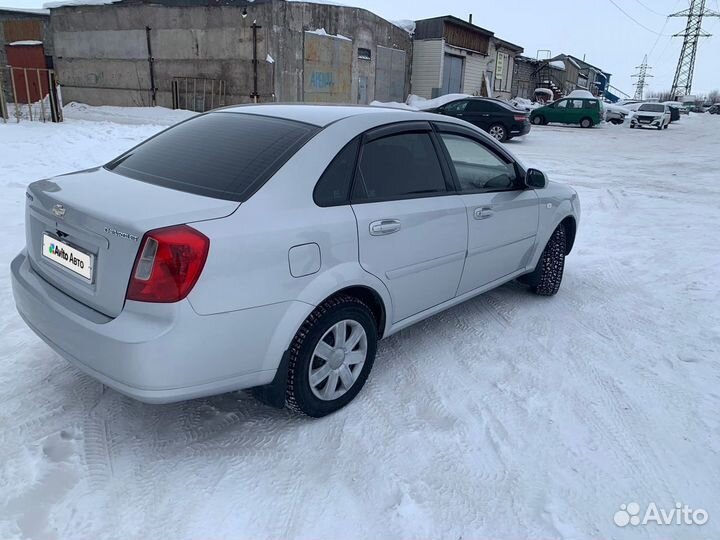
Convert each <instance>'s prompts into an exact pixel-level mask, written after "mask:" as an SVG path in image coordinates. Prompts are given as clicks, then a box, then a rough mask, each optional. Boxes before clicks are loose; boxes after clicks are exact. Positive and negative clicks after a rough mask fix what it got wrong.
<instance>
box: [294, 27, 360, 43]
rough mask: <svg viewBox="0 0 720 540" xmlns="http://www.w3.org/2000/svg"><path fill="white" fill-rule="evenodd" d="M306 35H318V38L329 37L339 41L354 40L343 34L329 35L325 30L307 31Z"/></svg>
mask: <svg viewBox="0 0 720 540" xmlns="http://www.w3.org/2000/svg"><path fill="white" fill-rule="evenodd" d="M305 33H306V34H316V35H318V36H327V37H331V38H337V39H344V40H346V41H352V39H350V38H349V37H347V36H343V35H342V34H337V35H332V34H328V33H327V32H326V31H325V29H324V28H318V29H317V30H305Z"/></svg>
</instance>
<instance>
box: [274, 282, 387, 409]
mask: <svg viewBox="0 0 720 540" xmlns="http://www.w3.org/2000/svg"><path fill="white" fill-rule="evenodd" d="M376 351H377V327H376V323H375V319H374V318H373V315H372V311H371V310H370V308H369V307H368V306H367V305H365V303H364V302H362V301H361V300H359V299H357V298H354V297H350V296H338V297H335V298H331V299H329V300H326V301H325V302H323V303H322V304H321V305H319V306H318V307H317V308H316V309H315V311H313V312H312V313H311V314H310V316H309V317H308V318H307V319H306V320H305V322H304V323H303V325H302V326H301V327H300V330H298V332H297V334H295V338H294V339H293V341H292V344H291V345H290V356H289V362H288V381H287V391H286V395H285V402H286V404H287V406H288V408H290V409H291V410H293V411H295V412H298V413H302V414H306V415H308V416H312V417H316V418H319V417H322V416H325V415H327V414H330V413H332V412H335V411H337V410H338V409H340V408H342V407H344V406H345V405H347V404H348V403H350V401H352V400H353V398H354V397H355V396H356V395H357V394H358V392H360V390H361V389H362V387H363V385H364V384H365V381H366V380H367V377H368V374H369V373H370V370H371V369H372V365H373V362H374V360H375V352H376Z"/></svg>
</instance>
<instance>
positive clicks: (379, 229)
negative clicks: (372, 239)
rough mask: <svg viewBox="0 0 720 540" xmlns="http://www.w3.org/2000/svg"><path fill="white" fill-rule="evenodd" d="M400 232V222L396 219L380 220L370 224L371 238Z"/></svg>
mask: <svg viewBox="0 0 720 540" xmlns="http://www.w3.org/2000/svg"><path fill="white" fill-rule="evenodd" d="M399 230H400V221H398V220H397V219H380V220H378V221H373V222H372V223H370V234H371V235H372V236H384V235H386V234H392V233H395V232H398V231H399Z"/></svg>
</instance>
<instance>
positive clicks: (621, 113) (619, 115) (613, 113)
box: [604, 103, 632, 125]
mask: <svg viewBox="0 0 720 540" xmlns="http://www.w3.org/2000/svg"><path fill="white" fill-rule="evenodd" d="M604 107H605V121H606V122H610V123H611V124H616V125H619V124H623V123H625V119H626V118H627V117H628V116H631V115H632V111H631V110H630V109H627V108H626V107H621V106H620V105H615V104H614V103H605V104H604Z"/></svg>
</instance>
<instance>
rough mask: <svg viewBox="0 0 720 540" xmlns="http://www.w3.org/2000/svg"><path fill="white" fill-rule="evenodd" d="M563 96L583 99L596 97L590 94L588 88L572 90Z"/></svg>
mask: <svg viewBox="0 0 720 540" xmlns="http://www.w3.org/2000/svg"><path fill="white" fill-rule="evenodd" d="M565 97H571V98H573V97H574V98H584V99H597V97H595V96H593V95H592V92H590V91H589V90H573V91H572V92H570V93H569V94H568V95H567V96H565Z"/></svg>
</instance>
